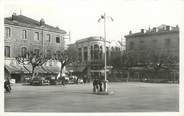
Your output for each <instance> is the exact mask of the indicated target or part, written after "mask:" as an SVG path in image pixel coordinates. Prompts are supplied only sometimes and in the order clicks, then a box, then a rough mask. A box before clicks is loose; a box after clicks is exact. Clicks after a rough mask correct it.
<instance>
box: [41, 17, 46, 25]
mask: <svg viewBox="0 0 184 116" xmlns="http://www.w3.org/2000/svg"><path fill="white" fill-rule="evenodd" d="M40 25H41V26H42V25H45V20H44V19H43V18H42V19H41V20H40Z"/></svg>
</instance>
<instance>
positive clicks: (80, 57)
mask: <svg viewBox="0 0 184 116" xmlns="http://www.w3.org/2000/svg"><path fill="white" fill-rule="evenodd" d="M78 50H79V61H82V48H79V49H78Z"/></svg>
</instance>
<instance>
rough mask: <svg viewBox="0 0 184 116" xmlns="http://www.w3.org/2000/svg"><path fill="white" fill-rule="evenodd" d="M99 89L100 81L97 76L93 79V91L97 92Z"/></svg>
mask: <svg viewBox="0 0 184 116" xmlns="http://www.w3.org/2000/svg"><path fill="white" fill-rule="evenodd" d="M97 90H98V81H97V79H96V78H95V79H94V80H93V92H97Z"/></svg>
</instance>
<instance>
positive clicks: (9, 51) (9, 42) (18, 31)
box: [4, 13, 66, 57]
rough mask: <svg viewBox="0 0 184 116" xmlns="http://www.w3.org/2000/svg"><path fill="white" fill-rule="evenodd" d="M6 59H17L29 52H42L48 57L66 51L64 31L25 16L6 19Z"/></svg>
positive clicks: (13, 16) (14, 15)
mask: <svg viewBox="0 0 184 116" xmlns="http://www.w3.org/2000/svg"><path fill="white" fill-rule="evenodd" d="M4 26H5V39H4V45H5V46H4V47H5V49H4V50H5V52H4V53H5V57H17V56H18V55H24V54H25V53H26V52H28V51H33V52H36V53H39V52H42V53H44V54H47V55H52V54H55V53H60V52H62V51H63V50H64V44H65V42H64V38H63V36H64V35H65V34H66V32H65V31H64V30H61V29H59V28H58V27H53V26H50V25H48V24H46V23H45V21H44V19H41V20H40V21H36V20H34V19H31V18H29V17H26V16H23V15H16V14H15V13H14V14H13V15H12V16H11V17H7V18H5V19H4Z"/></svg>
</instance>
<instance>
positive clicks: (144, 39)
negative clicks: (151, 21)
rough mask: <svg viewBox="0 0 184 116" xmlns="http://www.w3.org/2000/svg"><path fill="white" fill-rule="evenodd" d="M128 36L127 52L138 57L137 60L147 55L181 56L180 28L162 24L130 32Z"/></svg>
mask: <svg viewBox="0 0 184 116" xmlns="http://www.w3.org/2000/svg"><path fill="white" fill-rule="evenodd" d="M125 38H126V52H127V53H128V54H131V55H133V56H134V58H136V60H137V62H140V61H141V60H145V59H144V58H145V57H146V56H152V55H157V56H162V55H165V56H174V57H176V58H177V59H178V58H179V28H178V26H176V27H172V26H168V25H161V26H159V27H154V28H152V29H150V28H149V29H148V30H145V29H141V32H138V33H132V32H131V31H130V32H129V34H128V35H126V36H125Z"/></svg>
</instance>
